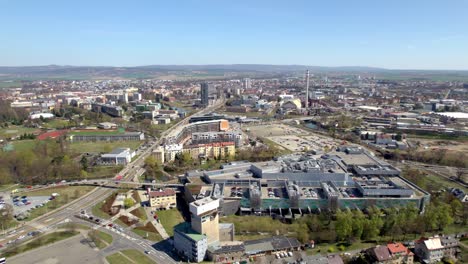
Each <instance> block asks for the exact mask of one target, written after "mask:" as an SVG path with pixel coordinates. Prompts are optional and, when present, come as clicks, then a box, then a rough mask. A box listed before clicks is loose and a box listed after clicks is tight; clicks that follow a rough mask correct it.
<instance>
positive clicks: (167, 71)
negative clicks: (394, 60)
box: [0, 64, 468, 80]
mask: <svg viewBox="0 0 468 264" xmlns="http://www.w3.org/2000/svg"><path fill="white" fill-rule="evenodd" d="M306 69H309V70H310V71H311V72H312V73H327V72H335V73H336V72H339V73H352V74H358V73H373V74H375V75H377V76H389V77H392V78H395V77H398V76H405V77H404V78H405V79H407V78H410V79H411V78H415V79H420V78H422V79H428V78H431V76H445V77H447V76H448V77H449V79H450V78H451V77H450V76H453V77H454V78H455V79H456V80H468V71H418V70H390V69H383V68H374V67H362V66H344V67H321V66H306V65H268V64H213V65H148V66H137V67H112V66H67V65H64V66H61V65H47V66H25V67H8V66H2V67H0V80H37V79H68V80H80V79H111V78H125V79H141V78H144V79H148V78H162V79H185V80H188V79H203V78H206V79H210V78H217V79H221V78H232V77H245V76H250V77H273V76H281V75H282V74H292V73H299V72H302V71H305V70H306Z"/></svg>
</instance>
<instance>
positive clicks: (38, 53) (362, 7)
mask: <svg viewBox="0 0 468 264" xmlns="http://www.w3.org/2000/svg"><path fill="white" fill-rule="evenodd" d="M3 7H4V10H8V12H5V13H4V14H3V15H2V18H0V22H1V23H0V24H1V26H0V28H1V30H2V32H3V33H4V34H3V36H4V39H2V41H0V57H2V61H1V62H0V64H1V65H2V66H36V65H37V66H38V65H52V64H54V65H76V66H143V65H213V64H271V65H316V66H325V67H337V66H365V67H379V68H385V69H421V70H426V69H427V70H468V62H467V61H468V54H467V53H466V52H464V47H466V46H467V45H468V36H467V33H466V30H465V29H464V28H463V26H464V25H466V24H467V22H468V18H467V17H466V16H464V14H463V11H464V10H466V7H468V4H467V3H466V2H462V1H455V2H454V3H452V4H451V5H446V4H444V3H441V2H438V1H424V3H423V2H420V1H413V2H411V3H406V2H404V1H392V2H391V3H374V2H372V1H360V2H358V3H354V2H353V3H347V2H341V1H333V2H332V3H329V2H327V3H313V4H312V3H308V2H306V1H293V3H290V2H288V3H286V2H282V1H268V2H265V1H256V2H255V3H248V2H246V1H240V2H236V3H226V2H223V3H219V2H216V1H204V2H203V3H191V2H188V1H187V2H184V3H181V2H178V3H157V4H155V3H151V2H149V1H142V2H140V3H139V5H131V4H129V3H126V2H123V1H122V2H119V1H118V2H115V1H113V2H112V5H111V4H110V2H99V3H94V2H90V1H80V2H79V3H61V2H60V1H47V2H46V3H43V2H41V3H36V2H29V3H28V4H27V5H25V4H24V2H21V3H18V1H3Z"/></svg>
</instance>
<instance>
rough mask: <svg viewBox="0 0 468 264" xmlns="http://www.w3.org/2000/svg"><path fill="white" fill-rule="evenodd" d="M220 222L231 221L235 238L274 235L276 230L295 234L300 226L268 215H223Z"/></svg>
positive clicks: (280, 232)
mask: <svg viewBox="0 0 468 264" xmlns="http://www.w3.org/2000/svg"><path fill="white" fill-rule="evenodd" d="M219 222H220V223H233V224H234V226H235V230H236V239H238V240H250V239H258V238H264V237H270V236H273V235H276V233H277V232H278V233H279V234H281V235H285V236H296V234H297V231H298V230H299V229H300V226H299V224H298V222H297V221H295V222H293V223H292V224H285V223H282V222H280V221H279V220H275V219H273V218H271V217H269V216H237V215H230V216H224V217H221V218H220V219H219Z"/></svg>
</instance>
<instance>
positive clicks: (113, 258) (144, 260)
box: [106, 249, 156, 264]
mask: <svg viewBox="0 0 468 264" xmlns="http://www.w3.org/2000/svg"><path fill="white" fill-rule="evenodd" d="M106 260H107V262H109V264H128V263H135V264H154V263H156V262H154V261H153V260H151V259H150V258H148V257H147V256H146V255H145V254H144V253H142V252H140V251H138V250H136V249H126V250H122V251H119V252H117V253H114V254H112V255H109V256H107V257H106Z"/></svg>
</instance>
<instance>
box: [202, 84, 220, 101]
mask: <svg viewBox="0 0 468 264" xmlns="http://www.w3.org/2000/svg"><path fill="white" fill-rule="evenodd" d="M213 94H216V90H215V89H214V86H213V84H211V83H202V84H201V86H200V99H201V104H202V105H205V106H206V105H209V103H210V97H213Z"/></svg>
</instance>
